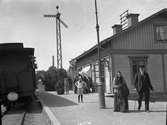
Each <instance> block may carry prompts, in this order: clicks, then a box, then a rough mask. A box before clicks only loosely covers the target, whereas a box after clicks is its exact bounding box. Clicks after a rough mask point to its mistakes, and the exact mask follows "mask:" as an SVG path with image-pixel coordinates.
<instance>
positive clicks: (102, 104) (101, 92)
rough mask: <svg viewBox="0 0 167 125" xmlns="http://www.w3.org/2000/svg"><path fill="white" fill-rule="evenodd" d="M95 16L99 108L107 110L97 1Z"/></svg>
mask: <svg viewBox="0 0 167 125" xmlns="http://www.w3.org/2000/svg"><path fill="white" fill-rule="evenodd" d="M95 15H96V31H97V44H98V48H97V49H98V68H99V69H98V70H99V82H98V83H97V86H98V93H99V106H100V108H105V98H104V88H103V87H104V86H103V83H102V71H101V55H100V47H101V45H100V35H99V23H98V13H97V1H96V0H95Z"/></svg>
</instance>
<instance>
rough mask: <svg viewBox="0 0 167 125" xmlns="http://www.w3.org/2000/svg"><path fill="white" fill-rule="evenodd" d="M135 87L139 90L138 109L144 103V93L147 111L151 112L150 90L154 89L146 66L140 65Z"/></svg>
mask: <svg viewBox="0 0 167 125" xmlns="http://www.w3.org/2000/svg"><path fill="white" fill-rule="evenodd" d="M134 85H135V88H136V90H137V92H138V95H139V98H138V110H140V108H141V105H142V99H143V95H144V97H145V111H146V112H149V99H150V90H153V86H152V85H151V81H150V77H149V75H148V73H147V72H146V71H145V68H144V66H141V67H139V72H138V73H137V74H136V76H135V80H134Z"/></svg>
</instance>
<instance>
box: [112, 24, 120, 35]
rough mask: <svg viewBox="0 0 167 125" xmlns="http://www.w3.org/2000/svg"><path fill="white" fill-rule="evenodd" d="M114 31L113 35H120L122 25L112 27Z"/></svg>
mask: <svg viewBox="0 0 167 125" xmlns="http://www.w3.org/2000/svg"><path fill="white" fill-rule="evenodd" d="M112 29H113V35H115V34H117V33H119V32H120V31H122V25H120V24H115V25H114V26H112Z"/></svg>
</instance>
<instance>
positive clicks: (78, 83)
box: [75, 75, 86, 103]
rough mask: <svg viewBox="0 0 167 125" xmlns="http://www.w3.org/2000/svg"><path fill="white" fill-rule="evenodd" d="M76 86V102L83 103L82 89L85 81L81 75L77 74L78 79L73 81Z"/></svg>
mask: <svg viewBox="0 0 167 125" xmlns="http://www.w3.org/2000/svg"><path fill="white" fill-rule="evenodd" d="M75 85H76V87H77V93H78V103H80V102H82V103H83V89H84V86H86V83H85V82H84V81H83V80H82V76H81V75H79V76H78V81H77V82H76V83H75Z"/></svg>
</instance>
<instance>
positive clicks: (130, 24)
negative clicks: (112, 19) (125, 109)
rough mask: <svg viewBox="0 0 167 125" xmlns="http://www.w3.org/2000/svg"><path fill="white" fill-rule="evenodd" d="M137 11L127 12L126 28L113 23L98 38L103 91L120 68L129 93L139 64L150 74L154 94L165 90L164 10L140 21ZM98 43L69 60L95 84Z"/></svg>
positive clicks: (166, 34) (166, 27)
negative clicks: (109, 33) (107, 34)
mask: <svg viewBox="0 0 167 125" xmlns="http://www.w3.org/2000/svg"><path fill="white" fill-rule="evenodd" d="M138 16H139V14H133V13H129V14H128V15H127V16H126V18H127V28H125V29H122V25H120V24H118V25H114V26H113V27H112V28H113V35H112V36H111V37H109V38H106V39H104V40H102V41H101V50H100V51H101V59H102V62H103V63H102V71H103V73H102V74H103V76H104V78H103V82H104V85H105V92H106V93H112V91H113V89H112V87H113V84H112V80H113V77H114V76H115V73H116V72H117V71H121V72H122V73H123V76H124V77H125V80H126V82H127V85H128V88H129V90H130V92H132V91H133V88H134V86H133V78H134V75H135V74H136V72H137V71H138V67H139V66H141V65H142V66H145V68H146V70H147V72H148V73H149V75H150V79H151V82H152V85H153V87H154V93H161V94H162V93H163V94H164V93H167V9H166V8H165V9H162V10H160V11H159V12H157V13H155V14H153V15H151V16H149V17H148V18H146V19H144V20H142V21H139V20H138ZM97 62H98V56H97V45H95V46H93V47H92V48H90V49H89V50H87V51H86V52H84V53H82V54H81V55H79V56H77V57H75V58H74V59H72V60H71V61H70V63H71V64H75V66H76V69H77V71H81V70H85V71H87V72H88V75H89V76H90V77H91V78H92V80H93V82H94V83H95V84H96V81H97V75H98V72H97V69H98V64H97Z"/></svg>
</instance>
